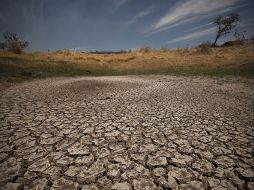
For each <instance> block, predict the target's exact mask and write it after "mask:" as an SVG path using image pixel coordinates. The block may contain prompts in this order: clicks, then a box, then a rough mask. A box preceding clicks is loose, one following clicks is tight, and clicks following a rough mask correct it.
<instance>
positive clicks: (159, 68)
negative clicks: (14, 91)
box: [0, 43, 254, 82]
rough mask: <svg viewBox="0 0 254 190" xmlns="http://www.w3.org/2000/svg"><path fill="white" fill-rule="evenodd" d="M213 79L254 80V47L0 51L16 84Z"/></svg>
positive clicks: (0, 73)
mask: <svg viewBox="0 0 254 190" xmlns="http://www.w3.org/2000/svg"><path fill="white" fill-rule="evenodd" d="M132 74H135V75H140V74H170V75H209V76H225V75H231V76H242V77H248V78H254V46H253V44H251V43H248V44H244V45H237V46H231V47H216V48H211V47H206V46H205V47H197V48H182V49H174V50H172V49H165V48H162V49H159V50H155V49H150V48H143V49H140V50H138V51H134V52H122V53H91V52H90V53H89V52H88V53H82V52H70V51H67V50H61V51H57V52H49V53H48V52H47V53H46V52H33V53H27V54H20V55H18V54H13V53H11V52H6V51H0V79H1V81H7V82H13V81H22V80H24V79H33V78H45V77H55V76H102V75H132Z"/></svg>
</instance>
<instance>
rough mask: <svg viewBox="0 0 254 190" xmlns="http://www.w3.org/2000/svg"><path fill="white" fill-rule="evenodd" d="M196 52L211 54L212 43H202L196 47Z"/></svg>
mask: <svg viewBox="0 0 254 190" xmlns="http://www.w3.org/2000/svg"><path fill="white" fill-rule="evenodd" d="M197 52H198V53H202V54H209V53H211V52H212V43H211V42H210V41H208V42H204V43H202V44H200V45H198V46H197Z"/></svg>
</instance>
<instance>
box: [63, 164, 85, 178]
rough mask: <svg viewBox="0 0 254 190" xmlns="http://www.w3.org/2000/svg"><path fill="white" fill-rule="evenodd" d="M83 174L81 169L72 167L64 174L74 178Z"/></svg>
mask: <svg viewBox="0 0 254 190" xmlns="http://www.w3.org/2000/svg"><path fill="white" fill-rule="evenodd" d="M80 172H81V167H76V166H70V167H69V168H68V170H67V171H66V172H65V173H64V174H65V175H66V176H69V177H74V176H76V175H77V174H79V173H80Z"/></svg>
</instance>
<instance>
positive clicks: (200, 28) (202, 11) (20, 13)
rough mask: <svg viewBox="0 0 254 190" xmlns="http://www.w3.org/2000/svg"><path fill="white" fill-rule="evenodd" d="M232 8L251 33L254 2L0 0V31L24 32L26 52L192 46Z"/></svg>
mask: <svg viewBox="0 0 254 190" xmlns="http://www.w3.org/2000/svg"><path fill="white" fill-rule="evenodd" d="M232 12H236V13H239V14H240V17H241V21H240V23H239V24H238V27H239V31H246V32H247V33H246V35H247V36H252V35H253V34H254V24H253V23H254V22H253V21H254V1H253V0H1V3H0V33H1V34H2V33H4V32H5V31H7V30H8V31H13V32H17V33H18V34H20V35H22V36H24V37H25V38H26V39H27V40H29V41H30V42H31V44H30V47H29V49H28V50H30V51H34V50H48V49H49V50H57V49H73V48H76V49H80V50H106V51H111V50H113V51H117V50H124V49H130V48H140V47H144V46H151V47H154V48H160V47H170V48H177V47H191V46H195V45H197V44H200V43H202V42H206V41H208V40H210V41H213V40H214V38H215V35H216V28H215V25H214V24H213V23H212V21H213V20H214V18H216V17H217V16H219V15H225V14H228V13H232ZM230 38H232V36H228V37H227V38H224V39H221V41H220V43H222V42H224V41H226V40H228V39H230ZM1 39H2V38H1Z"/></svg>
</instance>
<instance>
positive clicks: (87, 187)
mask: <svg viewBox="0 0 254 190" xmlns="http://www.w3.org/2000/svg"><path fill="white" fill-rule="evenodd" d="M82 190H98V187H97V186H96V185H94V184H92V185H84V186H82Z"/></svg>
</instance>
